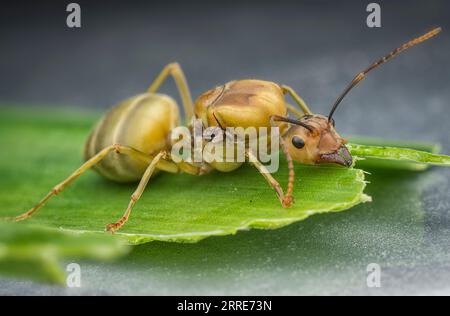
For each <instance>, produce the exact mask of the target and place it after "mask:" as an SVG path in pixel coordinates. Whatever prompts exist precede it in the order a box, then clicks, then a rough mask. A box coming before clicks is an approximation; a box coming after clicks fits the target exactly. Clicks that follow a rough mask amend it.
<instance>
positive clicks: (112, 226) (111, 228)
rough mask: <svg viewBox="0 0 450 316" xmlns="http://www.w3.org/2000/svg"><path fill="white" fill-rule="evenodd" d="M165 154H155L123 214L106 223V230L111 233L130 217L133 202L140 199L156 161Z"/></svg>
mask: <svg viewBox="0 0 450 316" xmlns="http://www.w3.org/2000/svg"><path fill="white" fill-rule="evenodd" d="M165 155H166V153H165V152H160V153H159V154H157V155H156V156H155V158H153V160H152V162H151V163H150V165H149V166H148V167H147V169H146V170H145V172H144V175H143V176H142V178H141V181H140V182H139V185H138V187H137V189H136V191H134V193H133V194H132V195H131V199H130V203H129V204H128V207H127V209H126V211H125V213H124V214H123V216H122V217H121V218H120V219H119V220H118V221H117V222H115V223H112V224H108V225H106V230H107V231H109V232H112V233H113V232H115V231H116V230H118V229H119V228H120V227H122V226H123V225H124V224H125V223H126V222H127V221H128V218H129V217H130V214H131V211H132V210H133V206H134V204H135V203H136V202H137V201H138V200H139V199H140V197H141V195H142V193H143V192H144V190H145V187H146V186H147V184H148V181H149V180H150V178H151V176H152V174H153V172H154V171H155V169H156V166H157V164H158V162H159V161H160V160H161V158H163V157H164V156H165Z"/></svg>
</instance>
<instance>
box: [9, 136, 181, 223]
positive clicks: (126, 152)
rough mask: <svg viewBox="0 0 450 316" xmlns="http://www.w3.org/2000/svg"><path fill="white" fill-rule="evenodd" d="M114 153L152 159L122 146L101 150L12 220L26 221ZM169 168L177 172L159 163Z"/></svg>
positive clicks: (165, 163) (164, 165)
mask: <svg viewBox="0 0 450 316" xmlns="http://www.w3.org/2000/svg"><path fill="white" fill-rule="evenodd" d="M111 152H116V153H120V154H124V155H128V156H130V157H133V158H136V159H139V160H141V161H143V162H146V163H150V161H151V160H152V159H153V157H152V156H149V155H146V154H144V153H143V152H140V151H138V150H136V149H133V148H131V147H127V146H122V145H112V146H108V147H106V148H105V149H103V150H101V151H100V152H99V153H97V154H96V155H95V156H94V157H92V158H91V159H89V160H88V161H86V162H85V163H84V164H83V165H82V166H81V167H80V168H78V169H77V170H75V172H73V173H72V174H71V175H70V176H69V177H68V178H66V179H65V180H64V181H62V182H60V183H59V184H57V185H56V186H55V187H53V189H51V190H50V192H49V193H47V195H46V196H45V197H44V198H43V199H42V200H41V201H39V203H38V204H36V205H35V206H34V207H33V208H32V209H30V210H29V211H28V212H26V213H23V214H21V215H19V216H17V217H14V218H12V220H14V221H16V222H18V221H21V220H24V219H27V218H28V217H30V216H31V215H33V214H34V213H36V212H37V211H38V210H39V209H40V208H41V207H42V206H44V205H45V203H47V201H48V200H49V199H50V198H51V197H53V196H55V195H57V194H58V193H60V192H61V191H62V190H64V189H65V188H66V187H67V186H68V185H69V184H70V183H71V182H73V181H74V180H75V179H76V178H78V177H79V176H80V175H82V174H83V173H84V172H85V171H86V170H88V169H90V168H91V167H93V166H94V165H95V164H96V163H98V162H100V161H101V160H102V159H103V158H105V157H106V156H107V155H108V154H109V153H111ZM158 167H159V166H158ZM170 168H172V169H173V172H177V171H178V168H177V166H176V165H175V164H172V163H171V162H169V161H162V163H161V169H163V170H165V171H170Z"/></svg>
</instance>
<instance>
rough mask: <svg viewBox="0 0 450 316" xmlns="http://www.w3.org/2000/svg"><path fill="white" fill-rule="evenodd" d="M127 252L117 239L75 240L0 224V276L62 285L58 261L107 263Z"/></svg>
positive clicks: (44, 230)
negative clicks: (86, 260) (105, 261)
mask: <svg viewBox="0 0 450 316" xmlns="http://www.w3.org/2000/svg"><path fill="white" fill-rule="evenodd" d="M126 252H127V247H125V244H124V243H123V241H121V240H119V239H118V238H111V237H109V238H106V236H94V235H85V236H77V235H73V234H69V233H65V232H61V231H57V230H54V229H49V228H43V227H34V226H26V225H19V224H15V223H4V222H0V274H1V275H5V276H10V277H19V278H28V279H33V280H36V281H41V282H50V283H59V284H63V283H64V278H65V272H64V271H63V270H62V268H61V266H60V261H61V260H62V259H76V260H79V259H85V258H89V259H97V260H108V259H113V258H116V257H118V256H120V255H122V254H125V253H126Z"/></svg>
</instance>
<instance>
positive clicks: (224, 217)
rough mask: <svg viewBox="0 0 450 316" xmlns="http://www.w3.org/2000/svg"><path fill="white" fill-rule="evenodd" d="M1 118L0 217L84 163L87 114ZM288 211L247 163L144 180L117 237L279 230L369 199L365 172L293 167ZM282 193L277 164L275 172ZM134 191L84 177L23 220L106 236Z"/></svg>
mask: <svg viewBox="0 0 450 316" xmlns="http://www.w3.org/2000/svg"><path fill="white" fill-rule="evenodd" d="M25 111H26V112H25V113H23V114H22V113H20V112H19V111H17V110H11V109H9V110H5V111H3V110H2V112H1V113H0V114H1V115H0V123H1V124H0V146H2V148H8V150H7V152H8V154H7V155H5V154H2V155H1V156H0V172H1V174H2V177H1V178H0V205H2V208H1V209H0V216H13V215H17V214H19V213H21V212H23V211H26V210H27V209H29V208H30V207H31V206H32V205H34V204H35V203H36V202H37V201H38V200H39V199H40V198H42V196H43V195H44V194H46V193H47V192H48V190H49V189H50V188H52V187H53V186H54V185H55V184H56V183H58V182H59V181H61V180H62V179H64V178H65V177H67V176H68V174H69V173H70V172H72V171H73V170H74V169H75V168H77V167H78V166H79V165H80V163H81V159H80V156H81V151H82V148H83V143H84V140H85V138H86V136H87V134H88V132H89V129H90V126H91V124H92V123H93V122H94V121H95V119H94V117H93V116H90V115H89V114H84V113H77V112H67V111H60V112H55V111H52V112H48V111H44V110H31V109H26V110H25ZM296 173H297V175H296V181H295V197H296V202H295V204H294V205H293V207H291V208H289V209H283V208H281V206H280V203H279V201H278V199H277V198H276V195H275V193H274V192H273V190H272V189H271V188H270V187H269V186H268V185H267V183H266V181H265V180H264V178H263V177H262V176H261V175H260V174H259V173H258V172H257V171H256V169H254V168H253V167H251V166H244V167H243V168H240V169H239V170H237V171H235V172H232V173H219V172H214V173H212V174H209V175H206V176H202V177H195V176H192V175H187V174H176V175H173V174H163V173H160V174H159V175H157V176H155V177H154V178H152V179H151V181H150V183H149V186H148V188H147V189H146V191H145V193H144V195H143V196H142V198H141V200H139V202H138V203H137V204H136V206H135V209H134V211H133V214H132V216H131V219H130V221H129V222H128V223H127V224H126V225H125V226H124V227H123V229H122V230H120V231H119V232H118V233H116V235H118V236H122V237H124V238H126V240H128V241H129V242H130V243H132V244H139V243H144V242H148V241H152V240H163V241H178V242H180V241H183V242H195V241H198V240H200V239H203V238H205V237H208V236H213V235H215V236H217V235H227V234H234V233H236V232H237V231H239V230H245V229H249V228H265V229H272V228H278V227H282V226H285V225H288V224H290V223H293V222H296V221H300V220H303V219H305V218H307V217H308V216H310V215H313V214H318V213H326V212H337V211H342V210H345V209H348V208H350V207H352V206H354V205H357V204H359V203H362V202H366V201H369V200H370V198H369V197H368V196H367V195H365V194H364V193H363V191H364V188H365V186H366V183H365V181H364V172H363V171H362V170H358V169H347V168H341V167H331V166H299V165H297V166H296ZM275 176H276V178H277V179H278V180H279V181H280V183H281V184H282V186H283V187H286V182H287V178H288V174H287V168H286V165H285V163H284V162H283V163H282V165H281V166H280V170H279V172H278V173H277V174H276V175H275ZM135 186H136V185H135V184H131V185H124V184H116V183H112V182H109V181H106V180H105V179H103V178H101V177H100V176H98V175H97V174H95V173H94V172H91V171H89V172H87V173H86V174H85V175H83V176H82V177H80V179H78V180H77V181H75V182H74V183H73V184H72V185H71V186H70V187H69V188H68V189H66V190H65V191H64V192H62V193H61V194H60V195H58V196H57V197H55V198H53V199H52V200H50V201H49V202H48V204H47V205H46V206H45V207H44V208H43V209H42V210H40V211H39V212H38V213H37V214H36V215H34V216H33V217H32V218H30V219H28V220H27V221H26V222H28V223H32V224H40V225H47V226H49V227H55V228H56V227H58V228H63V229H65V230H69V231H73V232H78V233H86V232H87V233H98V234H104V232H103V230H104V227H105V225H106V224H108V223H111V222H114V221H116V220H117V219H118V218H119V217H120V216H121V215H122V213H123V211H124V209H125V208H126V205H127V204H128V201H129V199H130V195H131V193H132V192H133V190H134V188H135Z"/></svg>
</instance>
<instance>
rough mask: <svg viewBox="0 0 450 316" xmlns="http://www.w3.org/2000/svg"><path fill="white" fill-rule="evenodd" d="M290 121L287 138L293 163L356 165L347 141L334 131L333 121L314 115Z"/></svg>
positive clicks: (286, 144)
mask: <svg viewBox="0 0 450 316" xmlns="http://www.w3.org/2000/svg"><path fill="white" fill-rule="evenodd" d="M286 121H287V122H289V123H291V124H292V125H291V127H290V128H289V130H288V131H287V132H286V134H285V135H284V137H283V138H284V142H285V146H286V147H287V150H288V152H289V154H290V156H291V157H292V159H293V160H295V161H297V162H300V163H305V164H320V163H334V164H339V165H342V166H346V167H350V166H351V165H352V162H353V159H352V156H351V155H350V152H349V151H348V149H347V147H345V143H346V142H347V141H346V140H345V139H344V138H342V137H341V136H339V134H338V133H337V132H336V130H335V129H334V120H333V119H328V117H326V116H323V115H319V114H314V115H305V116H303V117H302V118H300V119H299V120H293V119H286Z"/></svg>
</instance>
